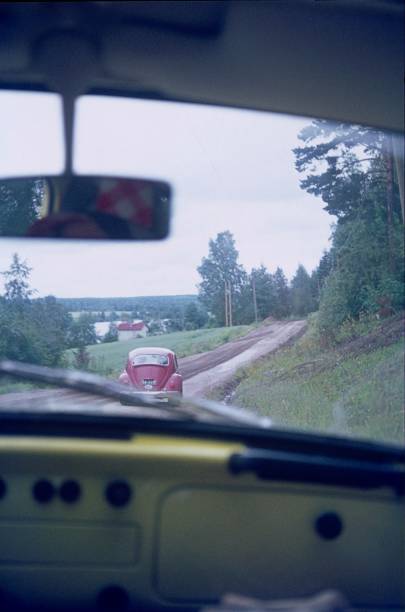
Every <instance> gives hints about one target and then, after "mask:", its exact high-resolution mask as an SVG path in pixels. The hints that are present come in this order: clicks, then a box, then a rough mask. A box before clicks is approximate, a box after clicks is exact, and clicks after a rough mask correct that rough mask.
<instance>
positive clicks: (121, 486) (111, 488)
mask: <svg viewBox="0 0 405 612" xmlns="http://www.w3.org/2000/svg"><path fill="white" fill-rule="evenodd" d="M105 496H106V499H107V501H108V503H109V504H111V506H115V507H116V508H119V507H122V506H126V504H128V503H129V501H130V500H131V497H132V490H131V487H130V486H129V484H128V483H127V482H125V480H113V481H112V482H110V483H109V484H108V485H107V488H106V490H105Z"/></svg>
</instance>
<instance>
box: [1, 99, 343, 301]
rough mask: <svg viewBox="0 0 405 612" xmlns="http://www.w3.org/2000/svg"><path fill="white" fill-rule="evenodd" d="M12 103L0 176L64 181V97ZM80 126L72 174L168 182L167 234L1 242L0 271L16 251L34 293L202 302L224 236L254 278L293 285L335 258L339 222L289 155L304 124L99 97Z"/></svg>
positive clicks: (89, 103)
mask: <svg viewBox="0 0 405 612" xmlns="http://www.w3.org/2000/svg"><path fill="white" fill-rule="evenodd" d="M7 93H8V92H7ZM12 95H13V94H8V96H9V97H7V96H5V97H4V95H3V94H2V93H1V92H0V133H2V140H3V145H4V150H5V151H6V152H7V155H1V156H0V176H11V175H14V176H16V175H18V174H25V175H33V174H37V175H38V174H40V175H46V174H54V173H58V172H60V170H61V168H62V167H63V147H62V142H63V137H62V122H61V116H60V103H59V100H58V98H57V97H56V96H53V95H50V94H46V95H44V94H40V95H41V96H42V99H41V100H39V99H35V100H34V102H33V98H32V96H33V95H35V94H26V93H19V94H14V96H17V98H12ZM37 95H38V94H37ZM10 96H11V97H10ZM27 96H31V97H30V98H29V99H28V98H27ZM76 118H77V122H76V130H75V147H74V171H75V172H77V173H81V174H86V173H87V174H98V175H100V174H107V175H115V176H128V177H131V176H132V177H135V176H138V177H143V178H156V179H161V180H168V181H169V182H170V183H171V184H172V186H173V188H174V199H173V217H172V224H171V232H170V236H169V238H168V239H167V240H164V241H156V242H148V243H144V242H143V243H141V242H132V243H123V242H115V243H112V242H109V243H108V242H105V241H99V242H97V243H94V242H93V243H86V242H84V241H54V240H27V239H20V240H16V239H1V240H0V270H1V271H3V270H5V269H7V268H8V266H9V263H10V261H11V257H12V254H13V253H14V252H17V253H18V254H19V255H20V256H21V257H22V258H23V259H26V260H27V262H28V264H29V265H30V266H31V268H32V273H31V286H32V287H33V288H34V289H36V290H37V295H39V296H43V295H49V294H52V295H56V296H57V297H110V296H111V297H118V296H138V295H175V294H184V293H196V292H197V287H196V286H197V284H198V282H199V280H200V277H199V275H198V272H197V266H198V265H199V264H200V263H201V260H202V258H203V257H204V256H207V255H208V242H209V240H210V239H212V238H215V236H216V235H217V234H218V233H219V232H221V231H224V230H230V231H231V232H232V233H233V235H234V238H235V242H236V248H237V249H238V251H239V260H240V263H242V264H243V265H244V266H245V268H246V269H247V271H250V269H251V268H252V267H257V266H259V265H260V264H264V265H265V266H266V267H267V268H268V269H269V270H270V271H272V272H274V270H275V269H276V267H277V266H280V267H282V268H283V270H284V272H285V273H286V275H287V277H288V278H291V277H292V276H293V274H294V272H295V270H296V268H297V266H298V265H299V264H300V263H301V264H303V265H304V266H305V267H306V268H307V269H308V271H311V270H312V269H313V268H315V267H316V265H317V263H318V261H319V258H320V256H321V254H322V251H323V250H324V249H325V248H328V239H329V236H330V226H331V223H332V222H333V221H334V219H333V217H331V216H330V215H328V214H327V213H326V212H325V211H324V210H323V208H322V207H323V203H322V201H321V200H320V199H318V198H315V197H314V196H311V195H309V194H307V193H305V192H304V191H303V190H302V189H300V186H299V181H300V175H299V174H298V173H297V172H296V170H295V168H294V154H293V152H292V149H293V148H294V147H296V146H298V145H299V144H300V143H299V140H298V134H299V132H300V130H301V129H302V128H303V127H304V126H306V125H308V123H309V121H310V120H309V119H308V118H305V119H301V118H293V117H288V116H285V115H279V114H271V113H260V112H252V111H241V110H236V109H221V108H218V107H204V106H200V105H188V104H178V103H166V102H151V101H143V100H126V99H122V98H119V99H107V98H103V97H97V98H96V97H86V98H82V99H81V100H79V102H78V105H77V109H76ZM21 151H23V155H22V154H21ZM0 290H1V281H0Z"/></svg>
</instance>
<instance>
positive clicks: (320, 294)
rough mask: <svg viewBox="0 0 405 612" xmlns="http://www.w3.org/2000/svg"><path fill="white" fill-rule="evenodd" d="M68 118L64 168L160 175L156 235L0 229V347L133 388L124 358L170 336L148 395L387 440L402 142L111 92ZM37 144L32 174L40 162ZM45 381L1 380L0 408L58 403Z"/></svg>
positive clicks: (398, 424)
mask: <svg viewBox="0 0 405 612" xmlns="http://www.w3.org/2000/svg"><path fill="white" fill-rule="evenodd" d="M28 102H29V103H31V102H30V101H28ZM2 104H3V100H2V99H1V98H0V105H2ZM1 108H3V107H2V106H1ZM33 108H34V107H33ZM32 113H33V114H35V116H38V121H37V124H38V125H39V124H41V126H42V127H41V134H42V135H43V136H47V135H48V132H52V131H53V130H54V129H56V128H54V127H53V126H52V124H51V123H46V122H45V123H44V121H45V119H44V118H45V117H46V118H48V117H49V116H50V115H49V114H47V113H48V110H47V109H46V108H45V107H43V108H37V107H35V108H34V110H33V111H32ZM76 113H77V115H76V116H77V123H76V129H75V140H74V163H73V166H74V171H75V172H77V173H82V174H87V175H92V174H93V175H108V176H120V177H122V176H125V177H129V178H130V177H143V178H145V179H157V180H162V181H168V182H169V183H170V184H171V185H172V187H173V217H172V222H171V233H170V236H169V238H168V239H167V240H164V241H159V242H142V243H141V242H122V243H119V244H118V243H114V244H111V243H108V242H98V243H97V244H91V243H88V242H84V241H82V242H80V241H78V242H70V243H69V244H67V243H66V242H63V241H60V242H58V241H56V240H55V241H52V240H48V241H42V240H40V239H36V240H35V241H32V240H17V239H13V240H11V239H2V240H1V241H0V261H1V273H2V274H1V285H0V293H1V298H0V355H1V357H3V358H4V357H5V358H8V359H14V360H18V361H24V362H29V363H34V364H42V365H47V366H51V367H57V366H59V367H60V366H62V367H67V368H74V369H77V370H83V371H87V372H94V373H98V374H101V375H102V376H105V377H107V378H109V379H112V380H115V381H119V382H120V383H122V384H125V385H129V386H130V388H132V387H133V388H134V389H138V390H142V391H145V392H147V391H152V390H154V391H156V387H153V386H152V385H151V384H150V383H149V382H148V381H149V378H148V375H146V378H145V377H142V376H140V377H139V380H138V378H137V377H136V376H135V375H134V376H133V377H132V378H131V377H129V376H128V375H127V374H126V372H125V367H126V363H127V360H128V354H129V353H130V352H131V351H132V350H134V349H139V348H140V349H142V348H146V349H147V348H148V347H159V348H160V349H169V350H172V351H174V352H175V353H176V355H177V358H178V371H176V372H174V373H172V372H171V371H169V369H168V370H167V372H166V373H165V374H164V376H163V375H162V380H161V381H159V389H158V390H159V392H161V393H162V394H163V395H164V393H169V392H172V391H175V392H176V393H178V394H183V397H184V398H185V399H187V398H192V397H204V398H208V399H213V400H217V401H219V402H221V403H223V404H225V405H234V406H238V407H242V408H245V409H247V410H248V411H252V412H255V413H256V414H259V415H261V416H265V417H269V418H270V419H271V422H272V424H273V425H274V426H275V427H283V428H294V429H301V430H308V431H316V432H321V433H334V434H339V435H342V436H348V437H359V438H368V439H374V440H385V441H392V442H397V443H403V442H404V408H403V397H404V383H403V369H404V350H403V349H404V345H403V334H404V325H403V323H404V290H403V274H404V269H403V268H404V257H403V250H404V244H403V188H402V186H401V181H403V162H404V160H403V139H402V138H401V137H399V136H398V135H393V134H389V133H385V132H380V131H377V130H375V129H371V128H368V127H365V126H359V125H348V124H344V123H336V122H330V121H326V120H323V119H322V120H319V119H311V118H303V117H290V116H285V115H279V114H271V113H262V112H253V111H246V110H237V109H226V108H217V107H209V106H199V105H191V104H180V103H169V102H157V101H148V100H132V99H124V98H115V99H114V98H107V97H95V96H87V97H83V98H81V99H79V100H78V102H77V105H76ZM0 116H1V113H0ZM12 121H13V122H15V123H16V124H17V123H18V122H19V121H20V115H19V114H18V113H16V115H15V117H13V116H11V115H10V114H9V115H8V122H9V123H10V122H12ZM41 122H42V123H41ZM18 147H21V142H20V141H17V140H16V141H15V142H14V141H13V139H12V138H10V139H9V141H8V149H7V150H10V158H9V161H8V162H7V163H8V165H6V166H4V168H0V170H1V174H2V176H4V177H7V176H17V175H18V174H19V173H20V174H21V175H24V174H27V170H26V165H24V164H25V163H26V162H23V161H22V159H23V157H22V156H21V155H17V153H16V150H17V149H18ZM45 152H47V154H46V155H45V157H46V159H45V160H43V161H41V163H42V175H45V174H46V173H47V172H50V171H51V170H52V168H53V166H52V164H56V162H55V156H54V151H53V149H52V147H49V148H46V147H45ZM30 154H31V156H33V157H35V155H33V152H32V151H31V150H30ZM41 155H42V154H41ZM48 158H49V159H48ZM36 159H37V161H36V162H35V163H36V165H35V173H36V175H37V176H40V175H41V172H40V171H41V168H39V167H38V165H39V161H38V158H36ZM57 159H58V164H60V157H59V158H57ZM10 160H11V161H10ZM41 160H42V158H41ZM1 163H3V162H1ZM11 166H12V167H11ZM58 167H59V166H58ZM55 168H56V166H55ZM50 169H51V170H50ZM401 176H402V178H401ZM27 194H28V195H27ZM20 197H22V198H23V199H24V198H25V200H24V201H27V202H28V206H31V203H32V202H33V199H34V197H33V195H32V193H31V192H30V189H27V190H26V193H25V194H23V196H21V194H13V193H10V192H9V191H7V192H6V191H5V190H4V189H2V186H1V184H0V206H2V207H3V210H2V211H1V215H0V224H1V223H2V222H3V219H4V223H5V222H6V221H7V223H9V222H10V210H12V206H13V205H14V202H16V201H17V200H18V198H20ZM32 213H33V215H34V216H35V214H36V212H35V202H34V204H32ZM0 229H1V228H0ZM0 233H1V232H0ZM131 363H132V364H133V365H152V364H153V365H154V364H159V365H167V364H168V359H167V357H166V356H164V355H160V354H159V353H156V354H155V353H153V354H146V353H145V354H141V355H137V356H136V357H134V358H133V359H132V362H131ZM145 381H146V382H145ZM57 391H58V393H57V394H55V391H53V390H52V389H44V388H43V387H42V388H39V386H38V383H30V382H26V381H24V382H20V381H19V382H11V381H10V380H8V379H4V378H3V379H1V381H0V406H1V407H2V408H5V407H7V406H8V405H10V402H11V398H13V401H14V405H15V401H16V399H18V401H19V402H20V403H21V404H25V405H27V402H28V405H29V402H30V401H31V399H30V398H32V397H34V396H35V397H39V395H38V394H41V397H42V398H43V397H45V396H46V397H47V398H48V399H49V398H50V399H51V400H52V401H53V402H54V403H56V404H57V405H60V403H61V402H62V401H63V397H64V396H63V394H61V392H60V390H57ZM88 401H89V402H91V398H90V400H88ZM71 403H72V399H71V397H70V405H71ZM84 404H85V402H83V403H82V404H81V405H82V406H84ZM110 404H111V406H112V407H113V405H114V403H113V401H112V400H111V401H110ZM83 409H84V408H83ZM0 418H1V417H0Z"/></svg>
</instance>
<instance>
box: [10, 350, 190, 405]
mask: <svg viewBox="0 0 405 612" xmlns="http://www.w3.org/2000/svg"><path fill="white" fill-rule="evenodd" d="M0 374H3V375H4V376H9V377H13V378H17V379H23V380H27V381H31V382H39V383H45V384H49V385H52V386H55V387H64V388H65V389H72V390H74V391H78V392H82V393H89V394H91V395H97V396H99V397H105V398H108V399H112V400H116V401H119V402H123V403H124V404H129V405H134V406H142V407H148V408H150V407H159V408H160V409H161V408H165V407H167V406H170V407H171V408H173V407H178V405H179V400H177V399H176V398H172V397H170V398H168V399H167V401H166V402H165V404H162V403H161V402H159V403H158V402H157V401H156V400H155V399H154V398H153V397H152V396H150V395H148V393H147V392H145V393H143V392H142V391H132V390H130V389H127V388H126V387H125V386H124V385H122V384H121V383H118V382H116V381H114V380H109V379H108V378H103V377H102V376H99V375H98V374H92V373H90V372H82V371H78V370H67V369H64V368H50V367H47V366H41V365H35V364H31V363H22V362H20V361H11V360H6V359H4V360H1V361H0Z"/></svg>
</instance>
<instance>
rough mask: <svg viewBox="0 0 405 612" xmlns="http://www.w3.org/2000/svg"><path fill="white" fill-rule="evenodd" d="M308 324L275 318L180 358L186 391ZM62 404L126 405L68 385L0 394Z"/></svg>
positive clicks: (7, 401)
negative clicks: (237, 336)
mask: <svg viewBox="0 0 405 612" xmlns="http://www.w3.org/2000/svg"><path fill="white" fill-rule="evenodd" d="M305 325H306V323H305V321H275V322H272V323H269V324H268V325H262V326H260V327H259V328H257V329H255V330H253V331H251V332H250V333H249V334H247V335H246V336H243V337H241V338H238V339H236V340H232V341H231V342H228V343H227V344H224V345H222V346H219V347H217V348H216V349H213V350H212V351H207V352H206V353H199V354H198V355H192V356H191V357H185V358H183V359H179V366H180V371H181V373H182V374H183V377H184V395H185V396H188V397H191V396H193V395H197V396H198V395H199V396H204V395H205V394H206V393H207V392H209V391H210V390H211V389H212V388H213V387H215V386H217V385H221V384H223V383H225V382H227V381H228V380H230V379H231V378H232V376H233V375H234V374H235V372H236V371H237V369H238V368H240V367H241V366H244V365H248V364H249V363H252V362H253V361H255V360H256V359H258V358H260V357H263V356H264V355H267V354H268V353H270V352H271V351H274V350H275V349H277V348H279V347H280V346H282V345H283V344H285V343H286V342H288V341H289V340H291V339H293V338H294V337H295V336H297V335H299V334H300V333H301V332H302V330H303V329H304V327H305ZM62 404H63V406H66V407H68V408H69V410H70V409H74V410H77V411H79V412H80V411H83V410H86V411H89V410H91V411H93V410H94V411H100V410H103V409H110V408H112V407H113V408H122V407H121V406H120V404H119V403H118V402H114V401H112V400H109V399H104V398H95V397H94V396H92V395H88V394H85V393H77V392H75V391H70V390H68V389H41V390H33V391H24V392H17V393H8V394H5V395H0V409H1V408H18V407H21V406H22V405H26V406H29V407H30V409H32V410H35V409H38V410H43V409H44V408H45V407H46V409H48V410H51V411H52V410H61V407H62Z"/></svg>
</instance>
